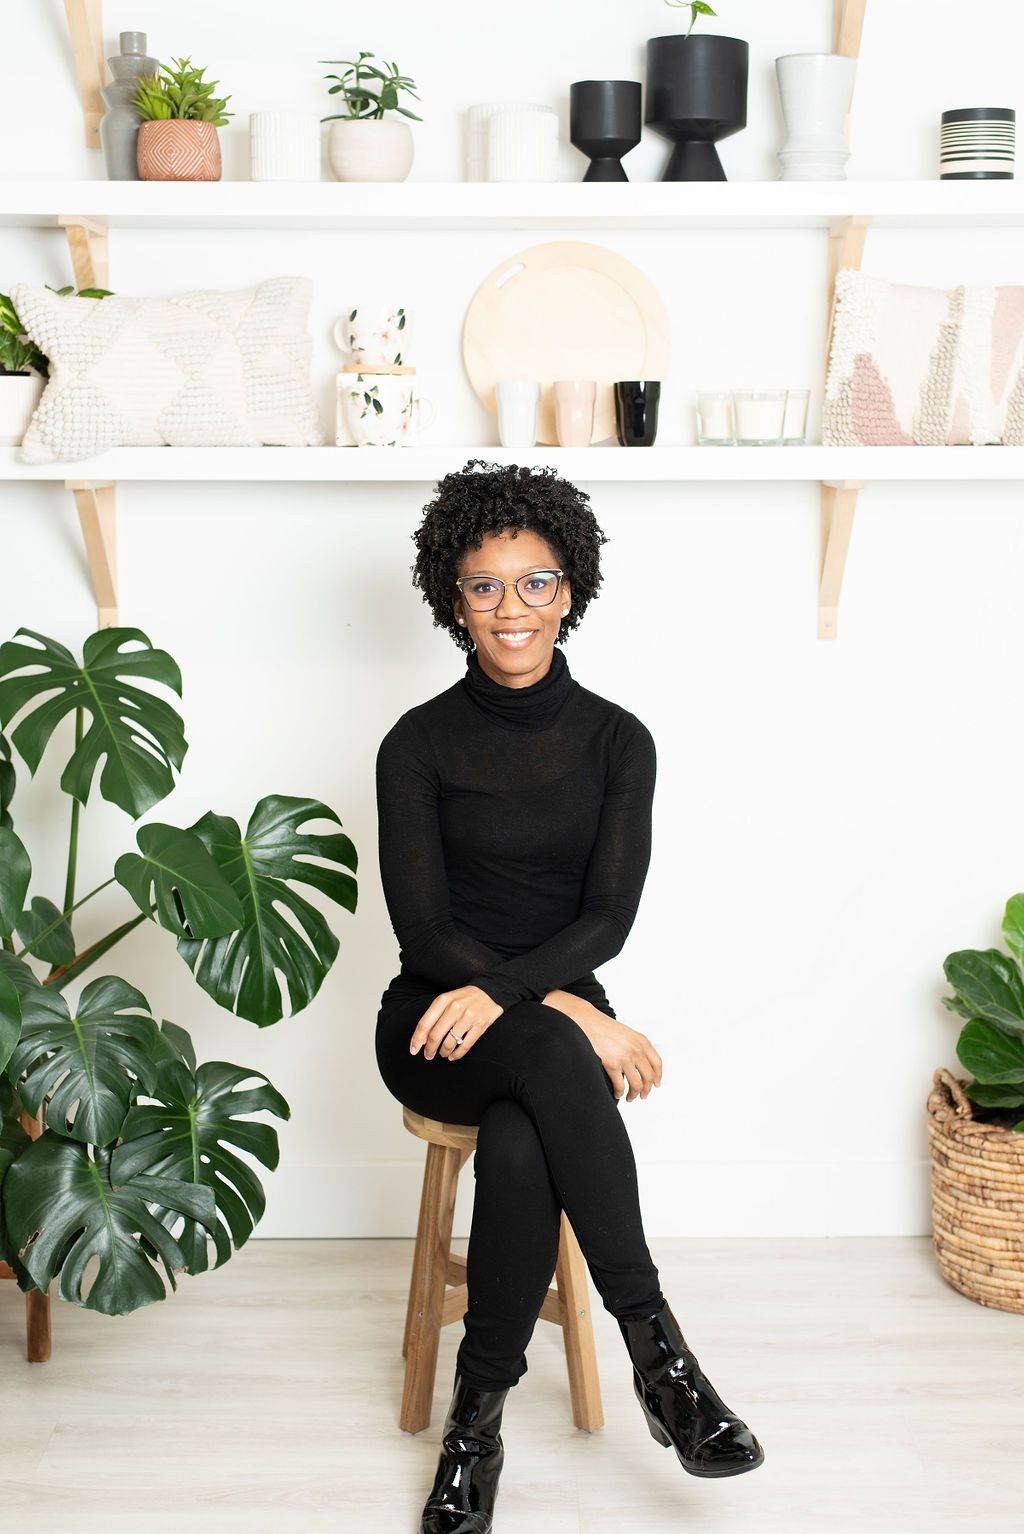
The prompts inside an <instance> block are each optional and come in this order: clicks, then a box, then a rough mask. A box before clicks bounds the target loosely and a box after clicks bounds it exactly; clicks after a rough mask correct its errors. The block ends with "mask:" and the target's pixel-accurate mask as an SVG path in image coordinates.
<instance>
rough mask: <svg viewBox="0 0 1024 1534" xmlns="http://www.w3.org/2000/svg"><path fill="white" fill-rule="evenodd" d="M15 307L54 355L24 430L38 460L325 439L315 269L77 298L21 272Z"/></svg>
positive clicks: (309, 443) (28, 451)
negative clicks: (226, 286)
mask: <svg viewBox="0 0 1024 1534" xmlns="http://www.w3.org/2000/svg"><path fill="white" fill-rule="evenodd" d="M11 296H12V298H13V300H14V307H15V309H16V310H17V312H18V315H19V316H20V318H21V323H22V324H23V325H24V327H25V330H26V332H27V334H28V335H29V337H30V338H31V339H32V340H33V341H34V342H35V343H36V345H37V346H38V347H39V348H40V349H41V351H42V352H43V353H44V354H45V355H46V356H47V357H48V358H49V362H50V380H49V383H48V384H47V386H46V389H45V390H44V392H43V397H42V399H41V400H40V401H39V404H38V405H37V406H36V410H35V413H34V415H33V417H32V421H31V424H30V425H29V428H28V430H27V431H26V433H25V436H24V440H23V442H22V450H21V456H22V458H23V459H24V460H25V461H26V462H28V463H52V462H54V460H57V459H72V460H73V459H76V458H89V457H91V456H92V455H93V454H94V453H102V452H103V451H104V450H105V449H106V448H110V447H158V446H161V445H169V446H171V447H260V446H263V445H265V444H266V445H270V444H276V445H280V446H284V447H316V446H318V445H319V444H320V443H321V442H322V441H323V433H322V432H321V430H320V425H319V422H318V420H317V414H316V407H315V404H314V401H313V390H312V384H311V381H310V376H309V365H310V357H311V354H312V345H313V343H312V337H311V336H310V334H309V328H308V326H309V307H310V300H311V298H312V283H311V282H310V281H309V279H308V277H274V278H271V279H270V280H269V281H267V282H261V283H258V284H257V285H256V286H255V287H253V288H244V289H240V290H237V291H233V292H220V291H216V290H205V291H197V292H190V293H174V294H171V295H169V296H168V297H166V298H129V297H124V296H121V295H120V294H114V295H113V296H112V297H110V298H102V299H101V298H74V297H64V298H62V297H61V296H60V295H59V294H57V293H53V292H51V291H50V289H49V288H45V287H36V286H34V285H31V284H29V283H25V282H21V283H16V284H15V286H14V287H13V288H12V290H11Z"/></svg>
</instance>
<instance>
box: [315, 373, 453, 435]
mask: <svg viewBox="0 0 1024 1534" xmlns="http://www.w3.org/2000/svg"><path fill="white" fill-rule="evenodd" d="M338 407H339V412H340V414H341V417H342V422H343V424H344V426H345V427H346V428H347V430H348V434H349V436H350V437H351V438H352V441H353V442H354V443H355V445H356V447H415V445H416V443H417V441H418V440H419V434H420V432H421V431H423V430H425V429H426V427H428V426H429V425H430V423H431V421H432V420H433V418H434V407H433V405H432V404H431V402H430V400H428V399H424V398H423V396H422V395H421V394H420V393H419V391H418V389H417V387H416V381H415V379H414V378H412V377H410V376H409V375H408V374H403V373H339V374H338ZM339 438H340V433H339ZM339 445H340V443H339Z"/></svg>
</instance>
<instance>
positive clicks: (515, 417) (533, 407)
mask: <svg viewBox="0 0 1024 1534" xmlns="http://www.w3.org/2000/svg"><path fill="white" fill-rule="evenodd" d="M494 397H495V399H496V400H497V402H498V436H499V437H500V438H501V445H502V447H513V448H516V447H518V448H522V447H533V446H534V444H535V443H536V441H537V407H538V405H539V404H540V384H539V383H537V382H536V381H535V380H534V379H526V378H502V379H499V381H498V382H497V383H496V384H495V385H494Z"/></svg>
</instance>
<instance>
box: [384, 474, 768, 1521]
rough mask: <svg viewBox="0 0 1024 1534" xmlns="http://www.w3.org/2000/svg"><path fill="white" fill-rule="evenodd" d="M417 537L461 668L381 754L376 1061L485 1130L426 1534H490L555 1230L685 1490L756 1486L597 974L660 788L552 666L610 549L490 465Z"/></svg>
mask: <svg viewBox="0 0 1024 1534" xmlns="http://www.w3.org/2000/svg"><path fill="white" fill-rule="evenodd" d="M413 538H414V542H415V543H416V545H417V549H418V555H417V559H416V563H415V565H414V567H413V569H414V574H413V584H414V585H415V586H418V587H419V588H420V589H421V590H422V592H423V594H424V599H425V600H426V601H427V603H428V604H429V606H430V608H431V610H432V612H433V615H434V624H435V626H440V627H443V628H444V629H446V630H447V632H448V633H449V634H450V635H451V637H452V639H453V640H454V641H455V642H456V644H458V645H459V646H460V648H462V649H463V650H466V651H468V659H467V664H466V671H465V674H464V675H463V676H462V677H461V678H460V679H459V681H457V682H455V683H454V685H453V686H451V687H449V688H447V689H446V690H445V691H444V692H442V693H439V694H438V695H437V696H436V697H434V698H431V699H429V700H428V701H427V702H425V703H421V704H419V705H418V706H416V707H414V708H411V709H409V710H408V711H407V712H406V713H404V714H403V715H402V716H401V718H400V719H399V720H398V722H397V724H395V725H394V727H393V728H392V729H391V730H390V731H389V732H388V734H387V735H386V736H385V737H384V740H383V741H382V742H381V745H380V749H379V751H378V755H377V804H378V821H379V850H380V868H381V878H382V882H383V887H384V894H385V899H386V901H387V907H388V912H389V915H390V918H391V922H392V925H393V927H394V930H395V934H396V936H397V938H398V941H399V945H400V950H401V952H400V957H401V964H402V968H401V973H400V974H399V975H397V976H396V977H395V979H394V980H392V981H391V983H390V985H389V986H388V988H387V990H386V991H385V992H384V995H383V997H382V998H381V1005H380V1012H379V1014H378V1019H377V1032H376V1052H377V1062H378V1066H379V1069H380V1072H381V1076H382V1077H383V1080H384V1082H385V1084H386V1086H387V1088H388V1090H389V1091H390V1092H391V1094H392V1095H393V1096H394V1097H395V1098H397V1099H398V1101H399V1102H401V1103H404V1104H406V1105H408V1107H410V1108H411V1109H413V1111H414V1112H417V1113H422V1114H425V1115H427V1116H428V1117H430V1118H435V1119H442V1120H448V1121H451V1122H456V1123H463V1124H476V1125H479V1130H478V1138H477V1148H476V1154H475V1161H474V1173H475V1178H476V1190H475V1201H474V1207H473V1220H472V1227H471V1232H470V1239H469V1250H468V1254H467V1284H468V1294H469V1308H468V1310H467V1312H466V1315H465V1318H464V1322H465V1332H464V1335H463V1338H462V1341H461V1343H460V1346H459V1351H458V1359H457V1367H456V1374H455V1389H454V1394H453V1396H452V1401H451V1405H450V1407H449V1410H448V1414H447V1418H446V1420H445V1423H444V1427H443V1429H442V1444H441V1454H440V1458H439V1461H438V1467H437V1474H436V1476H435V1478H434V1485H433V1489H432V1490H431V1493H430V1496H429V1497H428V1499H427V1503H426V1506H425V1508H424V1510H423V1521H422V1523H421V1534H442V1531H444V1534H469V1531H473V1534H486V1531H487V1530H490V1529H491V1527H492V1522H493V1519H492V1514H493V1508H494V1501H495V1495H496V1492H497V1484H498V1475H499V1472H500V1469H501V1465H502V1461H503V1458H504V1446H503V1443H502V1440H501V1437H500V1434H499V1428H500V1425H501V1414H502V1408H503V1406H504V1401H505V1397H506V1395H507V1393H508V1391H509V1389H510V1388H511V1387H512V1386H513V1385H515V1384H516V1383H517V1382H518V1381H519V1379H520V1378H521V1377H522V1375H523V1374H524V1373H525V1372H526V1368H527V1364H526V1358H525V1349H526V1346H527V1344H528V1342H529V1340H530V1337H531V1336H532V1334H533V1330H534V1326H535V1323H536V1321H537V1318H538V1314H539V1311H540V1307H541V1304H542V1301H543V1299H544V1296H545V1294H546V1293H547V1289H548V1286H549V1284H550V1282H551V1278H552V1275H553V1273H554V1269H555V1263H556V1258H557V1254H558V1240H559V1222H560V1214H561V1210H562V1209H564V1210H565V1211H566V1214H567V1216H568V1218H569V1220H570V1222H571V1224H572V1227H573V1229H574V1231H575V1233H576V1236H577V1238H578V1240H579V1243H580V1247H581V1249H582V1251H583V1254H584V1257H585V1259H586V1261H587V1265H588V1267H589V1270H590V1273H591V1276H592V1279H593V1282H594V1285H595V1287H596V1288H597V1290H598V1292H599V1294H600V1296H601V1299H602V1303H603V1304H604V1307H605V1309H606V1310H608V1311H609V1312H610V1313H611V1314H612V1315H613V1316H615V1317H616V1319H617V1321H618V1323H619V1327H620V1330H621V1332H622V1336H623V1339H624V1341H625V1343H626V1347H627V1349H628V1351H629V1353H630V1356H631V1358H632V1361H633V1379H634V1389H635V1391H636V1394H637V1397H638V1399H639V1401H640V1404H641V1406H642V1408H643V1410H644V1412H645V1414H646V1417H647V1422H648V1426H649V1428H650V1431H651V1433H652V1435H653V1436H654V1437H655V1438H656V1439H657V1440H658V1442H659V1443H662V1444H664V1445H665V1446H666V1447H668V1446H669V1445H671V1446H672V1447H674V1448H675V1450H676V1453H677V1455H678V1456H679V1459H680V1461H681V1463H682V1464H683V1466H684V1468H685V1469H686V1470H688V1471H690V1472H691V1474H694V1475H702V1476H721V1475H736V1474H739V1473H740V1472H741V1471H745V1470H752V1469H754V1468H755V1467H756V1466H757V1465H759V1464H761V1463H762V1461H763V1459H764V1453H763V1450H762V1449H761V1446H760V1444H759V1443H758V1441H757V1439H756V1438H755V1437H754V1435H753V1434H752V1433H751V1431H750V1429H749V1428H748V1427H747V1426H746V1424H745V1423H744V1422H742V1421H741V1420H740V1419H739V1418H738V1417H737V1416H735V1415H734V1414H733V1413H732V1412H731V1411H730V1410H729V1409H728V1407H727V1406H726V1405H725V1403H724V1402H723V1401H722V1399H721V1397H720V1396H719V1395H718V1394H717V1392H716V1391H715V1390H714V1388H713V1387H712V1386H711V1384H710V1383H709V1382H708V1380H707V1379H706V1378H705V1376H704V1374H703V1373H702V1372H701V1369H700V1366H699V1364H698V1363H697V1360H696V1358H695V1357H694V1355H693V1353H692V1352H691V1351H690V1350H689V1348H688V1347H687V1345H686V1342H685V1339H684V1338H683V1336H682V1334H681V1332H680V1330H679V1327H678V1323H677V1322H676V1319H675V1317H674V1315H673V1313H672V1311H671V1310H670V1308H669V1306H668V1305H667V1303H666V1301H665V1297H664V1295H663V1294H662V1292H661V1289H660V1286H659V1277H658V1270H657V1268H656V1267H655V1265H654V1263H653V1261H652V1260H651V1254H650V1252H649V1250H648V1247H647V1242H646V1240H645V1237H644V1231H643V1226H642V1223H641V1215H640V1207H639V1200H638V1192H637V1176H636V1165H635V1161H634V1158H633V1152H632V1146H631V1142H630V1139H629V1136H628V1134H627V1131H626V1127H625V1124H624V1123H623V1122H622V1119H621V1116H620V1114H619V1111H618V1106H619V1100H620V1099H621V1097H622V1095H623V1092H625V1094H626V1100H627V1102H631V1101H632V1100H633V1099H634V1098H635V1097H638V1096H639V1097H641V1098H646V1097H647V1095H648V1094H649V1092H650V1090H651V1087H652V1086H658V1085H660V1083H661V1074H662V1062H661V1056H660V1055H659V1053H658V1051H657V1049H656V1048H655V1047H654V1045H653V1044H652V1042H651V1040H650V1039H648V1038H647V1036H646V1035H645V1034H643V1033H640V1032H638V1031H637V1030H636V1029H634V1028H631V1027H629V1026H628V1025H627V1024H626V1023H623V1022H620V1021H619V1020H618V1019H617V1017H616V1014H615V1012H614V1010H613V1008H612V1007H611V1005H610V1004H609V1002H608V998H607V996H606V995H605V992H604V987H603V986H602V985H601V982H600V981H599V980H598V979H597V977H596V975H595V974H594V970H595V968H596V967H597V966H598V965H599V964H602V963H604V962H605V961H606V960H608V959H611V958H613V957H614V955H615V954H617V953H618V952H619V951H620V950H621V948H622V946H623V944H624V942H625V940H626V937H627V935H628V933H629V930H630V927H631V925H632V922H633V918H634V916H635V915H636V910H637V906H638V904H639V901H640V894H641V890H642V889H643V884H644V880H645V878H646V875H647V868H648V864H649V861H650V854H651V805H652V799H653V793H654V779H655V748H654V742H653V740H652V738H651V735H650V732H649V731H648V730H647V728H646V727H645V726H644V725H643V724H642V723H641V722H640V720H639V719H638V718H637V717H636V715H634V714H631V713H630V712H629V711H628V710H627V709H624V708H622V707H620V706H619V705H618V704H616V703H612V702H609V701H608V700H607V699H605V698H602V697H599V696H598V695H597V694H596V693H594V692H591V691H589V690H588V689H587V688H585V687H581V686H580V684H579V683H578V682H576V681H575V680H574V679H573V677H572V676H571V675H570V673H569V669H568V666H567V664H566V660H565V656H564V654H563V652H562V650H561V649H560V648H556V646H558V644H559V643H560V641H562V640H564V638H565V637H566V636H567V635H568V634H569V633H570V632H571V631H572V630H573V629H575V628H576V627H577V626H578V625H579V622H580V620H581V618H582V617H583V614H584V612H585V611H586V609H587V606H588V605H589V603H590V602H591V600H592V599H593V598H594V597H596V596H597V594H598V588H599V586H600V584H601V575H600V571H599V561H598V550H599V548H600V546H601V545H602V544H603V543H605V542H607V539H606V538H605V537H604V536H603V534H602V533H601V530H600V528H599V527H598V525H597V522H596V520H595V518H594V514H593V512H592V510H591V509H590V505H589V501H588V498H587V496H586V495H584V494H583V493H582V492H581V491H579V490H578V489H576V487H575V486H574V485H571V484H568V483H566V482H565V481H564V480H562V479H560V478H559V477H558V476H557V475H556V474H555V472H554V471H553V470H551V469H547V470H542V471H531V470H529V469H524V468H519V467H516V466H514V465H509V466H506V467H500V468H495V467H489V466H487V465H484V464H480V463H479V461H478V460H473V461H471V462H470V463H469V464H467V466H466V468H465V469H464V470H463V471H462V472H461V473H457V474H448V475H446V476H445V477H444V479H442V481H441V482H440V485H439V486H438V493H437V495H436V498H435V499H434V500H433V501H432V502H431V503H430V504H429V505H428V506H427V508H426V510H425V514H424V517H423V521H422V523H421V525H420V527H419V529H418V530H417V531H416V533H415V534H414V535H413ZM448 1064H451V1065H454V1066H455V1069H454V1070H453V1071H446V1070H445V1069H444V1067H445V1065H448Z"/></svg>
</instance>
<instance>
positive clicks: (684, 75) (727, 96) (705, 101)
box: [644, 0, 750, 181]
mask: <svg viewBox="0 0 1024 1534" xmlns="http://www.w3.org/2000/svg"><path fill="white" fill-rule="evenodd" d="M666 4H668V5H674V6H679V7H681V8H682V9H683V10H687V11H689V12H690V25H689V26H688V27H687V29H686V31H685V32H683V33H673V34H672V35H670V36H668V37H651V38H648V40H647V99H646V104H645V108H644V122H646V123H649V124H650V125H651V127H652V128H654V130H655V131H656V132H657V133H660V134H662V135H663V136H664V137H665V138H667V139H669V140H671V142H672V144H673V145H674V148H673V150H672V154H671V155H670V157H669V160H668V164H667V165H666V167H665V169H664V171H663V172H662V178H661V179H662V180H663V181H724V180H725V179H726V175H725V171H724V169H723V167H722V162H721V160H720V159H719V158H718V151H717V150H716V148H715V144H716V143H717V142H718V141H719V140H721V139H723V138H727V137H728V136H729V135H730V134H731V133H737V132H739V130H740V129H741V128H745V127H746V126H747V75H748V70H749V63H750V45H749V44H748V43H746V42H744V41H743V40H742V39H741V38H739V37H718V36H716V35H714V34H708V33H698V34H697V35H696V36H691V35H690V34H691V33H692V31H693V26H694V22H695V21H696V19H697V17H698V16H714V15H715V14H716V13H715V12H714V11H713V10H712V9H711V7H710V5H706V4H705V0H666Z"/></svg>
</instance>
